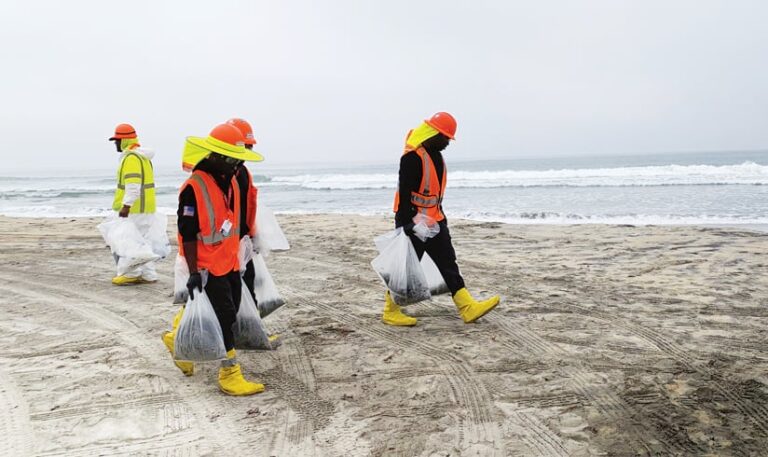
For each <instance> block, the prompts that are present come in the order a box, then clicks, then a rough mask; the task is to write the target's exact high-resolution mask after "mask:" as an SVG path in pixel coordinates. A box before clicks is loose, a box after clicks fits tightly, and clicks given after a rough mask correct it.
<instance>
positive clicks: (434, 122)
mask: <svg viewBox="0 0 768 457" xmlns="http://www.w3.org/2000/svg"><path fill="white" fill-rule="evenodd" d="M424 122H426V123H427V125H429V126H430V127H432V128H433V129H435V130H437V131H438V132H440V133H442V134H443V135H445V136H447V137H448V138H450V139H452V140H453V139H455V136H456V119H454V118H453V116H451V115H450V114H448V113H446V112H444V111H441V112H439V113H435V115H433V116H432V117H430V118H429V119H426V120H425V121H424Z"/></svg>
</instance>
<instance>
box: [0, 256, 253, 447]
mask: <svg viewBox="0 0 768 457" xmlns="http://www.w3.org/2000/svg"><path fill="white" fill-rule="evenodd" d="M7 271H8V270H6V271H5V272H3V273H0V281H2V282H3V284H4V286H2V287H0V290H3V291H5V292H6V295H5V296H6V297H12V296H13V295H17V296H21V297H27V298H30V299H33V300H36V301H39V302H42V303H46V304H47V306H49V307H50V306H56V307H59V308H62V309H64V310H66V311H68V312H74V313H76V314H79V315H80V316H82V317H83V318H84V319H86V320H88V321H89V322H92V323H93V324H95V325H96V326H97V328H99V329H100V330H102V331H103V332H104V333H106V334H110V335H112V336H113V337H116V338H118V339H119V341H120V342H121V344H122V345H124V346H125V347H128V348H131V349H132V350H133V351H135V352H136V354H137V355H138V356H139V357H141V358H142V359H143V360H144V361H145V363H146V365H147V369H148V370H150V371H151V372H152V373H158V372H162V371H165V370H167V369H168V366H167V364H161V363H160V360H164V361H166V360H167V357H168V354H167V352H166V351H165V348H163V347H161V345H160V344H159V343H158V344H152V343H151V342H149V341H148V340H147V338H146V335H145V334H143V333H141V332H140V329H139V328H138V327H137V326H136V324H134V323H133V322H131V321H129V320H128V319H126V318H124V317H122V316H119V315H118V314H115V313H114V312H112V311H110V310H109V309H107V308H106V307H105V304H106V303H113V302H114V297H112V296H109V295H108V294H105V295H101V294H100V293H98V292H93V291H88V290H82V289H81V290H78V291H76V290H72V289H70V288H68V287H66V286H65V285H57V284H51V283H47V282H46V283H40V282H35V281H32V280H29V279H28V277H27V276H25V277H22V278H19V277H16V276H13V275H8V274H7ZM22 274H24V273H22ZM9 285H10V287H9ZM62 298H69V299H72V300H76V301H77V303H70V302H68V301H67V300H63V299H62ZM158 341H159V338H158ZM201 388H203V387H202V386H201ZM149 395H151V394H149ZM191 396H194V395H193V394H191V393H186V394H181V395H179V394H176V396H175V398H174V399H173V400H172V401H171V402H170V403H168V404H174V403H176V404H183V405H184V407H183V408H182V410H181V414H176V413H175V412H174V413H172V414H167V415H166V417H165V418H164V420H165V421H166V425H167V427H168V430H170V432H171V433H169V435H168V440H167V442H166V441H164V446H162V447H163V448H165V449H173V448H174V447H178V448H185V447H186V446H187V444H188V443H190V435H197V436H204V437H205V443H200V444H201V447H202V449H203V450H205V449H208V448H210V447H213V450H214V451H215V450H217V449H218V450H219V451H222V452H223V451H225V450H227V449H232V447H233V444H235V443H239V442H241V439H242V438H243V437H242V434H240V433H237V430H238V429H239V428H238V425H237V422H236V421H235V419H234V418H232V417H231V416H230V417H227V416H222V417H219V418H218V419H217V420H216V421H209V420H207V416H208V414H209V411H210V408H208V406H207V405H205V404H203V403H202V402H201V401H200V400H201V398H203V397H202V396H197V398H195V399H194V401H189V402H187V401H185V400H184V398H185V397H191ZM184 425H190V426H191V425H194V426H195V427H197V428H198V429H197V430H196V431H190V432H189V434H188V433H187V432H186V431H185V430H178V429H179V428H180V427H183V426H184ZM190 430H191V428H190ZM165 444H168V446H165ZM136 446H138V447H134V449H135V450H134V451H132V452H141V451H140V448H141V445H139V444H137V445H136ZM146 446H148V447H147V448H146V450H145V451H146V452H151V451H152V450H153V449H155V448H156V446H154V445H153V444H152V440H149V441H147V443H146ZM70 452H72V453H76V452H77V451H76V450H72V449H68V450H67V453H70ZM204 452H205V451H203V453H204Z"/></svg>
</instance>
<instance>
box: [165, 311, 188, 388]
mask: <svg viewBox="0 0 768 457" xmlns="http://www.w3.org/2000/svg"><path fill="white" fill-rule="evenodd" d="M183 315H184V307H183V306H182V307H181V308H179V312H177V313H176V315H175V316H173V324H172V327H171V331H170V332H165V333H163V343H164V344H165V347H167V348H168V352H170V353H171V357H173V356H174V355H175V353H174V352H173V340H174V338H176V329H177V328H178V327H179V322H181V316H183ZM173 363H175V364H176V366H177V367H179V370H181V372H182V373H184V376H192V375H193V374H195V364H194V363H192V362H179V361H178V360H175V359H174V361H173Z"/></svg>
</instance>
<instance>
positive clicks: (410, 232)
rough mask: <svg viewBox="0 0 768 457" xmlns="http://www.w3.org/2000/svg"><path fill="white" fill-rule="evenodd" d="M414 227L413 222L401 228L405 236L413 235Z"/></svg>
mask: <svg viewBox="0 0 768 457" xmlns="http://www.w3.org/2000/svg"><path fill="white" fill-rule="evenodd" d="M415 226H416V224H414V223H413V222H410V223H408V224H405V225H404V226H403V231H404V232H405V234H406V235H413V228H414V227H415Z"/></svg>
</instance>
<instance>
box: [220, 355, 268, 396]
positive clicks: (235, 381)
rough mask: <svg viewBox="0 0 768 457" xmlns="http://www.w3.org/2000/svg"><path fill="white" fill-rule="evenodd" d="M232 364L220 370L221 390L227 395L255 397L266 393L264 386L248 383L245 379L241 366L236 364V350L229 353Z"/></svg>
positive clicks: (228, 356)
mask: <svg viewBox="0 0 768 457" xmlns="http://www.w3.org/2000/svg"><path fill="white" fill-rule="evenodd" d="M224 363H232V365H230V366H222V367H221V368H219V389H221V391H222V392H224V393H225V394H227V395H236V396H241V395H253V394H257V393H259V392H264V384H258V383H255V382H250V381H246V380H245V378H243V372H242V371H241V370H240V364H239V363H235V350H234V349H231V350H229V351H227V361H226V362H224Z"/></svg>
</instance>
